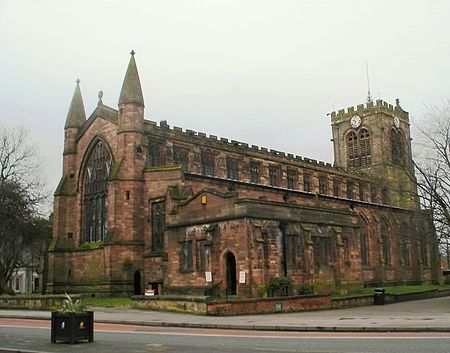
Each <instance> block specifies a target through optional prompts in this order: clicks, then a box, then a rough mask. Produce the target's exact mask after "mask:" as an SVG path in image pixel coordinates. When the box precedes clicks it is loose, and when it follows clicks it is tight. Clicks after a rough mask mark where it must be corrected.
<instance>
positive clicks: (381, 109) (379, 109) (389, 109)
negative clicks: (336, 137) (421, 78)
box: [330, 99, 409, 124]
mask: <svg viewBox="0 0 450 353" xmlns="http://www.w3.org/2000/svg"><path fill="white" fill-rule="evenodd" d="M378 113H384V114H386V115H389V116H398V117H399V118H400V119H402V120H404V121H406V122H409V113H408V112H406V111H404V110H403V109H402V107H401V106H400V104H399V100H398V99H397V102H396V104H395V105H392V104H389V103H387V102H385V101H383V100H381V99H377V100H376V101H375V102H368V103H366V104H358V105H357V106H356V107H355V106H353V107H348V108H347V109H340V110H338V111H334V112H331V113H330V116H331V122H332V123H333V124H334V123H338V122H340V121H342V120H346V119H349V118H351V117H352V116H354V115H360V116H361V117H364V116H366V115H373V114H378Z"/></svg>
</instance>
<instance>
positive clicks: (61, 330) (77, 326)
mask: <svg viewBox="0 0 450 353" xmlns="http://www.w3.org/2000/svg"><path fill="white" fill-rule="evenodd" d="M65 295H66V299H65V300H64V301H63V304H62V306H61V308H60V309H59V310H58V311H53V312H52V329H51V342H52V343H56V341H65V342H69V343H71V344H73V343H75V342H76V341H82V340H88V342H92V341H94V312H93V311H87V310H86V308H85V307H84V306H83V305H82V303H81V301H80V299H77V300H76V301H74V300H73V299H72V298H71V296H70V295H68V294H67V293H65Z"/></svg>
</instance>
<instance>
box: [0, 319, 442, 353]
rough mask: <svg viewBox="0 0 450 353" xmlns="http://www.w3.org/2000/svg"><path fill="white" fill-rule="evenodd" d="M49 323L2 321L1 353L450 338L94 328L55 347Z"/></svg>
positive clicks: (274, 347)
mask: <svg viewBox="0 0 450 353" xmlns="http://www.w3.org/2000/svg"><path fill="white" fill-rule="evenodd" d="M49 326H50V323H49V321H46V320H22V319H0V352H39V353H43V352H83V353H91V352H96V353H102V352H108V353H109V352H126V353H143V352H146V353H150V352H159V353H166V352H167V353H172V352H183V353H191V352H192V353H194V352H195V353H206V352H208V353H211V352H218V353H222V352H223V353H231V352H233V353H236V352H242V353H257V352H261V353H266V352H269V353H270V352H282V353H290V352H298V353H405V352H414V353H421V352H424V353H428V352H433V353H441V352H442V353H448V352H450V333H445V332H441V333H439V332H435V333H432V332H430V333H317V332H316V333H314V332H271V331H236V330H213V329H186V328H168V327H149V326H133V325H117V324H95V339H94V342H93V343H77V344H75V345H69V344H67V343H57V344H51V343H50V329H49Z"/></svg>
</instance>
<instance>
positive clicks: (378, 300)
mask: <svg viewBox="0 0 450 353" xmlns="http://www.w3.org/2000/svg"><path fill="white" fill-rule="evenodd" d="M385 292H386V290H385V289H384V288H375V294H374V295H373V303H374V304H375V305H384V293H385Z"/></svg>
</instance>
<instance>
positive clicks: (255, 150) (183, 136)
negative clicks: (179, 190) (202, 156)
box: [144, 120, 334, 169]
mask: <svg viewBox="0 0 450 353" xmlns="http://www.w3.org/2000/svg"><path fill="white" fill-rule="evenodd" d="M144 129H145V132H146V133H150V134H154V135H158V136H165V137H167V138H168V139H174V140H180V141H185V142H190V143H194V144H196V145H201V146H204V147H206V148H208V147H209V148H215V149H219V150H225V151H228V152H234V153H237V154H244V155H247V156H250V157H255V158H261V159H266V160H269V161H270V160H273V161H275V162H288V163H296V164H297V163H300V164H309V165H310V166H311V167H313V166H314V167H316V168H317V167H319V168H325V169H334V167H333V166H332V165H331V163H328V162H323V161H318V160H316V159H311V158H307V157H302V156H299V155H294V154H292V153H285V152H282V151H278V150H275V149H269V148H266V147H261V146H257V145H249V144H248V143H245V142H241V141H237V140H230V139H228V138H225V137H217V136H215V135H207V134H205V133H204V132H197V131H194V130H190V129H185V130H183V129H182V128H181V127H178V126H173V127H171V126H170V125H169V124H168V123H167V121H166V120H162V121H160V122H159V124H158V123H157V122H155V121H150V120H145V125H144Z"/></svg>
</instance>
